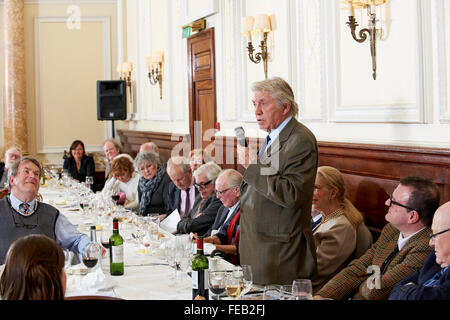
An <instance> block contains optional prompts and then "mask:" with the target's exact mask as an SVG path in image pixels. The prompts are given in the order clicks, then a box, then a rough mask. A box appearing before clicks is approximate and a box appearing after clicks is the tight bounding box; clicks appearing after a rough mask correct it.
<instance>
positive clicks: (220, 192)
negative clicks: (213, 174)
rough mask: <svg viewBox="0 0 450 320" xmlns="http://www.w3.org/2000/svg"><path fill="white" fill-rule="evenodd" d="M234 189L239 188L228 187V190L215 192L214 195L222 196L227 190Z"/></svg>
mask: <svg viewBox="0 0 450 320" xmlns="http://www.w3.org/2000/svg"><path fill="white" fill-rule="evenodd" d="M236 187H239V186H232V187H229V188H227V189H225V190H216V195H217V196H221V195H222V194H224V193H225V192H227V191H228V190H230V189H233V188H236Z"/></svg>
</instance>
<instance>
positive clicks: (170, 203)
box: [166, 180, 199, 215]
mask: <svg viewBox="0 0 450 320" xmlns="http://www.w3.org/2000/svg"><path fill="white" fill-rule="evenodd" d="M194 189H195V198H196V199H197V196H198V195H199V192H198V190H197V188H195V187H194ZM167 193H168V194H167V211H166V213H167V215H169V214H171V213H172V212H173V211H174V210H175V209H178V211H180V202H181V190H180V189H178V188H177V187H176V186H175V184H174V183H173V181H172V180H170V183H169V188H168V192H167Z"/></svg>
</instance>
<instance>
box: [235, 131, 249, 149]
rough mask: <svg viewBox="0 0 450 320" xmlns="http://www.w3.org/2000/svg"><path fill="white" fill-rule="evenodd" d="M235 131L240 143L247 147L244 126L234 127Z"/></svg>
mask: <svg viewBox="0 0 450 320" xmlns="http://www.w3.org/2000/svg"><path fill="white" fill-rule="evenodd" d="M234 133H235V135H236V138H237V141H238V143H239V144H240V145H241V146H243V147H247V140H246V139H245V131H244V128H242V127H236V128H234Z"/></svg>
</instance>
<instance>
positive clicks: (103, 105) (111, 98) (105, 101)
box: [97, 80, 127, 120]
mask: <svg viewBox="0 0 450 320" xmlns="http://www.w3.org/2000/svg"><path fill="white" fill-rule="evenodd" d="M126 118H127V86H126V83H125V81H123V80H98V81H97V120H125V119H126Z"/></svg>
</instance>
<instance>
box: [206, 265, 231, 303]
mask: <svg viewBox="0 0 450 320" xmlns="http://www.w3.org/2000/svg"><path fill="white" fill-rule="evenodd" d="M226 276H227V272H226V271H211V272H210V273H209V290H210V291H211V293H212V295H211V296H212V299H213V300H220V295H222V294H223V293H224V292H225V286H226Z"/></svg>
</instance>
